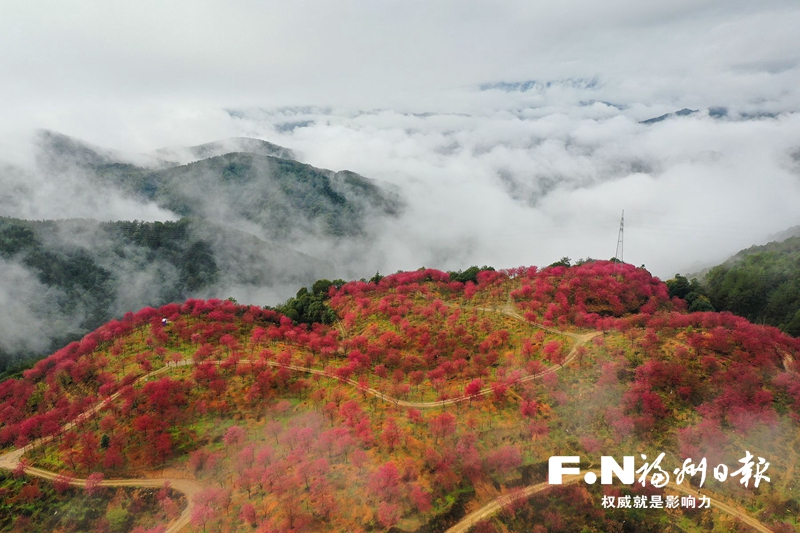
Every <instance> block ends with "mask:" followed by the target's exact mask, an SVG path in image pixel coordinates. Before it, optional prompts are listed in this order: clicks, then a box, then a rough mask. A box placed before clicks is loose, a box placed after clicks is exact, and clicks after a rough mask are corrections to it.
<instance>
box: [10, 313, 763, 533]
mask: <svg viewBox="0 0 800 533" xmlns="http://www.w3.org/2000/svg"><path fill="white" fill-rule="evenodd" d="M445 305H448V306H450V307H463V308H471V309H479V310H484V311H490V312H498V313H502V314H505V315H507V316H510V317H512V318H515V319H517V320H520V321H523V322H525V323H526V324H530V325H532V326H535V327H537V328H539V329H543V330H545V331H547V332H550V333H554V334H557V335H564V336H567V337H570V338H572V339H573V340H574V341H575V343H574V345H573V346H572V349H571V350H570V351H569V353H568V354H567V356H566V357H565V358H564V361H563V362H562V363H561V365H559V366H553V367H550V368H548V369H546V370H543V371H542V372H539V373H537V374H531V375H528V376H525V377H522V378H520V379H518V380H517V381H515V382H514V383H520V382H525V381H530V380H534V379H536V378H539V377H542V376H545V375H547V374H551V373H553V372H558V371H559V370H561V369H562V368H563V367H564V366H566V365H567V364H569V363H570V362H572V361H573V360H574V359H575V357H576V356H577V353H578V348H580V347H581V346H582V345H584V344H586V343H587V342H589V341H590V340H592V339H593V338H594V337H596V336H598V335H602V332H600V331H593V332H589V333H583V334H579V333H572V332H567V331H559V330H556V329H552V328H548V327H545V326H542V325H539V324H535V323H531V322H529V321H528V320H526V319H525V317H523V316H522V315H520V314H519V312H518V311H517V310H516V308H515V307H514V305H513V302H512V301H511V299H510V298H509V300H508V302H507V303H506V304H505V305H504V306H503V307H502V308H501V309H494V308H489V307H471V306H462V305H458V304H445ZM208 362H210V363H212V364H216V365H221V364H223V363H224V361H208ZM194 364H195V362H194V361H193V360H191V359H184V360H182V361H178V362H176V363H172V364H167V365H166V366H164V367H162V368H159V369H158V370H154V371H152V372H149V373H147V374H144V375H142V376H140V377H139V378H138V379H136V380H135V381H134V383H140V382H144V381H147V380H148V379H150V378H152V377H155V376H158V375H160V374H164V373H166V372H171V371H172V370H176V369H178V368H180V367H185V366H191V365H194ZM239 364H267V365H269V366H272V367H280V368H288V369H289V370H294V371H296V372H305V373H308V374H314V375H319V376H323V377H326V378H330V379H335V380H338V381H341V382H344V383H347V384H349V385H352V386H355V387H357V388H358V389H359V390H361V391H362V392H364V393H366V394H371V395H373V396H375V397H377V398H380V399H381V400H384V401H386V402H389V403H392V404H394V405H396V406H400V407H413V408H417V409H430V408H435V407H443V406H446V405H452V404H455V403H459V402H464V401H468V400H470V399H474V398H476V397H478V396H485V395H488V394H491V393H492V389H491V387H485V388H483V389H481V391H480V392H479V393H478V394H477V395H475V396H467V395H462V396H458V397H455V398H449V399H447V400H442V401H435V402H409V401H405V400H401V399H399V398H394V397H392V396H389V395H387V394H384V393H382V392H380V391H378V390H377V389H373V388H363V387H361V385H360V384H359V383H358V382H357V381H355V380H353V379H342V378H340V377H338V376H334V375H331V374H328V373H327V372H325V371H323V370H319V369H315V368H307V367H303V366H298V365H283V364H280V363H278V362H275V361H262V360H249V359H243V360H240V361H239ZM120 394H121V391H118V392H116V393H114V394H112V395H110V396H108V397H107V398H105V399H104V400H102V401H101V402H99V403H98V404H97V405H95V406H93V407H91V408H89V409H87V410H86V411H84V412H83V413H81V414H79V415H78V416H77V417H75V418H74V419H73V420H72V421H70V422H68V423H67V424H65V425H63V426H62V428H61V431H60V432H59V434H60V433H63V432H65V431H68V430H70V429H73V428H75V427H76V426H77V425H78V424H79V423H81V422H83V421H85V420H88V419H89V418H91V417H92V416H94V415H96V414H97V413H99V412H100V411H101V410H102V409H104V408H105V407H106V406H108V405H109V404H110V403H111V402H113V401H114V400H116V399H117V398H119V396H120ZM54 438H55V435H50V436H47V437H42V438H40V439H37V440H35V441H33V442H31V443H30V444H28V445H27V446H24V447H23V448H18V449H13V450H10V451H8V452H6V453H4V454H2V455H0V468H4V469H7V470H12V471H13V470H15V469H16V468H17V467H18V466H19V464H20V461H21V459H22V456H23V455H24V454H25V453H26V452H28V451H31V450H34V449H36V448H39V447H41V446H44V445H45V444H47V443H49V442H51V441H52V440H53V439H54ZM25 473H26V474H29V475H32V476H36V477H40V478H43V479H48V480H54V479H55V478H56V477H57V476H58V474H57V473H55V472H50V471H48V470H43V469H41V468H35V467H26V468H25ZM570 477H571V476H565V477H564V479H565V484H569V483H575V482H576V481H578V479H582V478H580V477H579V476H575V479H570ZM167 482H168V483H169V485H170V488H172V489H175V490H177V491H179V492H182V493H183V494H184V496H185V497H186V501H187V505H186V508H185V509H184V510H183V512H182V513H181V514H180V516H179V517H178V518H177V519H176V520H175V521H173V522H172V523H171V524H170V525H169V527H168V528H167V529H166V532H165V533H177V532H178V531H180V530H181V529H183V528H184V527H185V526H186V525H188V524H189V521H190V518H191V512H192V510H193V508H194V502H193V499H194V496H195V495H196V494H197V493H198V492H199V491H201V490H202V489H203V485H202V484H201V483H199V482H198V481H195V480H192V479H185V478H176V477H164V478H131V479H109V480H103V481H102V482H101V483H100V486H103V487H142V488H161V487H163V486H164V484H165V483H167ZM71 484H72V485H75V486H78V487H82V486H84V485H85V484H86V480H85V479H77V478H76V479H73V480H72V481H71ZM670 486H671V488H674V489H676V490H679V491H682V492H685V493H687V494H691V495H693V496H695V497H698V493H697V492H695V491H693V490H691V489H686V488H683V487H681V486H678V485H675V486H672V484H671V485H670ZM549 487H550V485H549V484H547V483H540V484H538V485H532V486H529V487H526V488H525V489H523V490H522V491H521V492H519V493H514V494H512V495H505V496H500V497H499V498H497V499H495V500H493V501H491V502H489V503H488V504H486V505H485V506H483V507H481V508H480V509H478V510H477V511H475V512H473V513H471V514H469V515H468V516H466V517H465V518H464V519H463V520H462V521H461V522H459V523H458V524H456V525H455V526H453V527H452V528H450V529H449V530H447V533H455V532H464V531H467V530H468V529H469V528H470V527H472V526H474V525H475V524H476V523H477V522H479V521H481V520H482V519H484V518H487V517H489V516H492V515H493V514H494V513H496V512H497V511H499V510H500V509H502V507H504V506H506V505H508V504H510V503H512V502H514V501H516V500H518V499H520V498H527V497H530V496H531V495H532V494H535V493H537V492H541V491H543V490H546V489H547V488H549ZM711 504H712V505H714V506H715V507H717V508H719V509H721V510H722V511H724V512H726V513H728V514H731V515H733V516H735V517H737V518H739V519H740V520H741V521H742V522H744V523H746V524H748V525H750V526H751V527H753V528H755V529H756V530H757V531H760V532H762V533H772V531H771V530H770V529H768V528H766V527H765V526H764V525H763V524H761V523H760V522H758V521H757V520H755V519H753V518H751V517H749V516H748V515H746V514H744V513H742V512H741V511H738V510H737V509H734V508H733V507H730V506H728V505H726V504H724V503H721V502H717V501H716V500H712V502H711Z"/></svg>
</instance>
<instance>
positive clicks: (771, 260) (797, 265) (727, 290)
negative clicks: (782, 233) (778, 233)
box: [702, 228, 800, 337]
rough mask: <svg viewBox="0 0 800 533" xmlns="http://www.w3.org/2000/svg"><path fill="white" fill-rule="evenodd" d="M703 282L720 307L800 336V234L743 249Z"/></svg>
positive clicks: (713, 303) (710, 273) (708, 275)
mask: <svg viewBox="0 0 800 533" xmlns="http://www.w3.org/2000/svg"><path fill="white" fill-rule="evenodd" d="M793 230H794V228H793V229H790V230H787V232H788V233H792V232H793ZM702 284H703V286H704V288H705V290H706V293H707V294H708V297H709V299H710V300H711V303H712V305H713V306H714V308H716V309H717V310H719V311H730V312H732V313H735V314H737V315H739V316H743V317H745V318H747V319H748V320H751V321H752V322H757V323H762V324H770V325H772V326H776V327H779V328H780V329H782V330H783V331H785V332H787V333H789V334H791V335H794V336H796V337H797V336H800V236H795V237H789V238H787V239H784V240H782V241H775V242H770V243H768V244H764V245H760V246H751V247H750V248H747V249H746V250H741V251H740V252H738V253H737V254H736V255H734V256H733V257H731V258H730V259H728V260H727V261H725V262H724V263H722V264H721V265H718V266H716V267H713V268H711V269H710V270H708V272H707V273H706V274H705V276H704V277H703V279H702Z"/></svg>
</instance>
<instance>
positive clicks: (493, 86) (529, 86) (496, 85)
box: [478, 76, 602, 93]
mask: <svg viewBox="0 0 800 533" xmlns="http://www.w3.org/2000/svg"><path fill="white" fill-rule="evenodd" d="M551 87H566V88H571V89H599V88H600V87H602V83H601V82H600V78H598V77H597V76H595V77H593V78H563V79H558V80H545V81H539V80H523V81H511V82H509V81H499V82H488V83H483V84H481V85H479V86H478V90H480V91H505V92H509V93H510V92H521V93H524V92H544V91H546V90H547V89H549V88H551Z"/></svg>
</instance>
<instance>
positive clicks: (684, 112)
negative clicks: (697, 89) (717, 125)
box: [639, 107, 700, 124]
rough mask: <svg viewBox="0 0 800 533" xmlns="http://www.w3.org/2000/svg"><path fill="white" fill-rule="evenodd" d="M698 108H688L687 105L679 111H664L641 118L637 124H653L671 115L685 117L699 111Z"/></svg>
mask: <svg viewBox="0 0 800 533" xmlns="http://www.w3.org/2000/svg"><path fill="white" fill-rule="evenodd" d="M699 112H700V110H699V109H689V108H688V107H684V108H683V109H681V110H679V111H675V112H674V113H665V114H663V115H661V116H658V117H653V118H648V119H647V120H642V121H640V122H639V124H655V123H656V122H661V121H664V120H666V119H668V118H672V117H687V116H689V115H694V114H695V113H699Z"/></svg>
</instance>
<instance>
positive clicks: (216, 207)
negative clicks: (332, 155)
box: [97, 152, 401, 239]
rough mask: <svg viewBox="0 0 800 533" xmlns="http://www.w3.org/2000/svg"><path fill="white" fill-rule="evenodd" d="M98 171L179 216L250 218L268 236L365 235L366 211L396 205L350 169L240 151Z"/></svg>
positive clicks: (383, 212) (392, 210)
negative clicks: (158, 165)
mask: <svg viewBox="0 0 800 533" xmlns="http://www.w3.org/2000/svg"><path fill="white" fill-rule="evenodd" d="M97 179H98V180H99V181H100V182H101V183H103V184H106V185H112V186H115V187H119V188H120V189H122V190H123V191H125V192H127V193H129V194H130V195H132V196H135V197H137V198H139V199H141V200H143V201H153V202H155V203H156V204H157V205H159V206H160V207H163V208H165V209H169V210H170V211H172V212H174V213H177V214H178V215H180V216H197V217H203V218H205V219H208V220H214V221H217V222H219V223H223V224H234V225H235V224H236V223H238V222H241V221H243V222H247V223H251V224H255V225H256V226H257V227H258V228H259V229H260V230H262V231H263V232H264V233H265V234H266V235H267V236H269V237H270V238H273V239H288V238H290V237H293V236H295V235H296V234H298V233H308V234H311V235H318V236H324V237H352V236H359V235H364V234H365V233H366V229H367V226H368V219H369V218H370V217H373V216H374V217H384V216H394V215H397V214H398V213H399V211H400V209H401V203H400V201H399V198H398V197H397V195H396V194H392V193H389V192H387V191H384V190H383V189H381V188H380V187H379V186H378V185H376V184H375V183H374V182H373V181H372V180H368V179H366V178H364V177H362V176H359V175H358V174H356V173H354V172H349V171H341V172H333V171H330V170H323V169H318V168H315V167H312V166H311V165H306V164H303V163H299V162H297V161H293V160H289V159H281V158H278V157H273V156H264V155H258V154H252V153H243V152H237V153H230V154H225V155H221V156H216V157H211V158H209V159H203V160H201V161H197V162H195V163H190V164H188V165H181V166H176V167H171V168H167V169H162V170H157V171H148V170H144V169H136V170H135V171H132V170H131V169H129V168H117V167H106V168H104V169H99V170H98V172H97Z"/></svg>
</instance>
